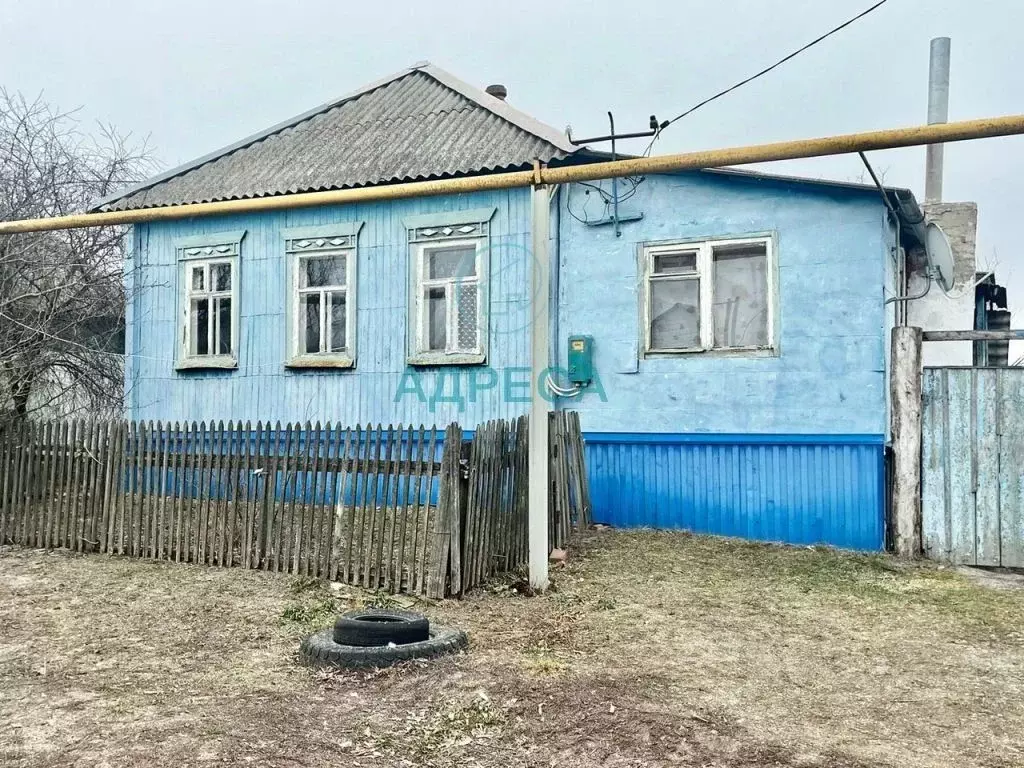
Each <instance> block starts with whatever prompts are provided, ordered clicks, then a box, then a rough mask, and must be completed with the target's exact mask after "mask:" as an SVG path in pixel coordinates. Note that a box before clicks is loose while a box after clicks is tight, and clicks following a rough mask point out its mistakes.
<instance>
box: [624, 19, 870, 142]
mask: <svg viewBox="0 0 1024 768" xmlns="http://www.w3.org/2000/svg"><path fill="white" fill-rule="evenodd" d="M887 2H889V0H879V1H878V2H877V3H875V4H874V5H872V6H871V7H870V8H867V9H865V10H863V11H861V12H860V13H858V14H857V15H856V16H854V17H852V18H850V19H847V20H846V21H844V22H843V23H842V24H840V25H839V26H838V27H833V28H832V29H830V30H829V31H828V32H826V33H825V34H823V35H820V36H818V37H816V38H815V39H814V40H811V42H809V43H807V44H806V45H804V46H802V47H800V48H797V49H796V50H795V51H793V52H792V53H790V54H788V55H786V56H784V57H782V58H781V59H779V60H778V61H776V62H775V63H774V64H772V65H771V66H769V67H765V68H764V69H762V70H761V71H760V72H757V73H755V74H753V75H751V76H750V77H747V78H745V79H743V80H740V81H739V82H738V83H736V84H735V85H731V86H729V87H728V88H726V89H725V90H722V91H719V92H718V93H716V94H715V95H714V96H709V97H708V98H706V99H704V101H701V102H698V103H697V104H695V105H693V106H692V107H690V108H689V109H687V110H686V111H684V112H680V113H679V114H678V115H676V116H675V117H673V118H672V119H671V120H669V121H668V123H667V124H664V123H663V124H662V128H659V129H658V132H657V133H656V134H654V137H653V138H652V139H651V142H650V144H648V145H647V149H646V150H645V151H644V156H645V157H646V156H647V154H648V153H649V152H650V151H651V147H653V146H654V142H656V141H657V140H658V139H659V138H660V137H661V134H662V131H664V130H665V128H668V127H669V126H670V125H672V124H673V123H674V122H676V121H677V120H681V119H682V118H684V117H686V116H687V115H690V114H693V113H694V112H696V111H697V110H698V109H700V108H701V107H703V106H704V105H706V104H710V103H711V102H712V101H714V100H715V99H719V98H721V97H722V96H725V95H726V94H727V93H731V92H732V91H735V90H736V89H737V88H742V87H743V86H744V85H746V84H747V83H749V82H751V81H752V80H756V79H757V78H759V77H761V76H762V75H766V74H768V73H769V72H771V71H772V70H773V69H775V68H776V67H779V66H781V65H782V64H785V63H786V62H787V61H789V60H790V59H792V58H794V57H796V56H799V55H800V54H801V53H803V52H804V51H806V50H807V49H808V48H812V47H814V46H815V45H817V44H818V43H820V42H821V41H822V40H825V39H826V38H829V37H831V36H832V35H834V34H835V33H836V32H839V31H840V30H842V29H845V28H846V27H848V26H850V25H851V24H853V23H854V22H855V21H859V20H860V19H862V18H864V17H865V16H867V15H868V14H869V13H871V12H872V11H875V10H877V9H878V8H881V7H882V6H883V5H885V4H886V3H887Z"/></svg>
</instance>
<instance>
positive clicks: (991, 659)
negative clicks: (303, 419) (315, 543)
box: [0, 532, 1024, 768]
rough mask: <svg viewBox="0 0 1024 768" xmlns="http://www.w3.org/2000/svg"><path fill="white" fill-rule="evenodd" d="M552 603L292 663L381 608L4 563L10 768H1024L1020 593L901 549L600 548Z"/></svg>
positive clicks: (0, 761)
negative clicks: (391, 652) (379, 664)
mask: <svg viewBox="0 0 1024 768" xmlns="http://www.w3.org/2000/svg"><path fill="white" fill-rule="evenodd" d="M573 555H574V556H573V559H572V560H571V562H570V565H569V566H568V567H567V568H565V569H563V570H560V571H558V572H556V575H555V577H556V585H557V591H555V592H553V593H550V594H548V595H546V596H545V597H542V598H524V597H521V596H519V595H517V594H515V593H514V591H512V590H510V589H508V588H506V587H505V586H504V585H495V586H494V587H493V588H492V589H491V590H489V591H487V592H482V593H480V594H477V595H474V596H472V597H470V598H467V599H465V600H463V601H461V602H451V601H449V602H444V603H441V604H438V605H422V604H421V605H420V606H419V608H420V609H421V610H424V611H425V612H427V613H428V614H429V615H430V616H431V617H432V618H436V619H438V620H444V621H445V622H446V623H452V624H455V625H458V626H461V627H463V628H465V629H467V630H468V631H469V632H470V636H471V639H472V643H473V647H472V650H471V652H470V653H469V654H467V655H463V656H459V657H454V658H450V659H446V660H442V661H438V662H433V663H429V664H427V663H419V664H413V665H409V666H406V667H402V668H396V669H392V670H389V671H384V672H379V673H374V674H337V675H326V674H317V673H311V672H308V671H306V670H305V669H303V668H300V667H298V666H297V665H296V664H295V663H294V658H293V652H294V649H295V647H296V645H297V641H298V638H299V637H300V636H301V635H302V634H303V633H304V632H307V631H309V630H310V629H311V628H313V627H317V626H320V625H323V624H325V623H327V621H328V619H329V616H330V615H331V614H332V613H333V612H335V611H337V610H341V609H343V608H344V607H346V606H348V605H354V604H356V603H359V602H364V601H366V600H368V599H374V596H372V595H367V594H365V593H361V592H359V591H357V590H347V589H343V590H341V591H340V592H337V591H336V592H331V591H329V590H326V589H324V588H323V587H320V586H316V585H313V584H310V583H308V582H305V581H300V580H295V579H293V578H290V577H286V576H280V575H274V574H264V573H257V572H244V571H239V570H222V569H214V568H204V567H193V566H183V565H173V564H164V563H149V562H144V561H137V560H128V559H118V558H107V557H102V556H75V555H69V554H65V553H49V554H47V553H43V552H25V551H18V550H13V549H4V550H0V627H2V630H0V765H5V766H7V765H13V766H58V765H60V766H64V765H68V764H75V765H83V766H106V765H109V766H121V765H140V766H141V765H147V766H148V765H167V766H177V765H193V764H202V763H209V764H216V765H221V766H222V765H239V766H242V765H258V766H336V765H345V766H371V765H372V766H501V767H502V768H510V767H511V766H549V765H557V766H560V767H561V768H575V767H576V766H597V765H600V766H653V765H694V766H697V765H700V766H750V767H751V768H753V767H754V766H820V767H823V766H862V767H866V766H886V765H892V766H936V767H938V766H972V767H973V766H989V767H990V768H1002V767H1003V766H1011V765H1021V764H1024V735H1022V734H1024V590H1005V589H1002V590H1000V589H991V588H988V587H986V586H984V585H979V584H976V583H973V582H972V581H970V580H968V579H966V578H964V577H963V576H961V575H959V574H957V573H956V572H954V571H952V570H948V569H937V568H932V567H923V566H922V567H913V568H908V567H904V566H902V565H900V564H898V563H896V562H895V561H892V560H890V559H887V558H884V557H860V556H850V555H843V554H838V553H834V552H829V551H817V550H807V549H788V548H777V547H770V546H761V545H754V544H747V543H740V542H731V541H724V540H716V539H708V538H697V537H690V536H686V535H683V534H674V535H673V534H658V533H646V532H644V533H640V532H638V533H623V532H603V533H600V534H592V535H589V536H588V537H587V538H586V539H585V540H584V541H583V542H582V546H581V548H577V549H576V550H575V551H574V553H573Z"/></svg>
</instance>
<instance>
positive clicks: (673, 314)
mask: <svg viewBox="0 0 1024 768" xmlns="http://www.w3.org/2000/svg"><path fill="white" fill-rule="evenodd" d="M699 297H700V280H660V281H652V282H651V349H692V348H694V347H699V346H700V298H699Z"/></svg>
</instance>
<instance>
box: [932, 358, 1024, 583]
mask: <svg viewBox="0 0 1024 768" xmlns="http://www.w3.org/2000/svg"><path fill="white" fill-rule="evenodd" d="M921 399H922V406H923V412H922V415H921V418H922V423H921V430H922V433H923V434H922V438H923V442H922V451H921V462H922V474H921V486H922V487H921V515H922V520H921V524H922V537H923V539H924V541H923V544H924V553H925V555H926V556H927V557H930V558H933V559H935V560H944V561H947V562H952V563H965V564H970V565H989V566H1004V567H1018V568H1019V567H1024V368H925V369H924V378H923V381H922V392H921Z"/></svg>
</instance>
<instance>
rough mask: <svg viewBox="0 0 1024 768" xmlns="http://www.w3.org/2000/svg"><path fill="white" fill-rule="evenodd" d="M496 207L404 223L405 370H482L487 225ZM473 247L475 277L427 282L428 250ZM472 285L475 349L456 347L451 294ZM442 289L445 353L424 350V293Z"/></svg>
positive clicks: (487, 295)
mask: <svg viewBox="0 0 1024 768" xmlns="http://www.w3.org/2000/svg"><path fill="white" fill-rule="evenodd" d="M495 211H496V209H495V208H493V207H492V208H480V209H475V210H469V211H465V210H464V211H451V212H446V213H434V214H424V215H420V216H412V217H408V218H406V219H404V220H403V221H404V224H405V227H406V230H407V232H408V237H409V261H410V269H409V302H408V304H409V307H408V309H409V311H408V345H409V352H408V357H407V359H406V362H407V363H408V364H409V365H482V364H484V363H485V362H486V361H487V343H488V329H489V327H490V220H491V218H492V217H493V216H494V213H495ZM465 247H473V248H475V257H476V262H475V266H476V269H475V272H476V274H475V276H474V277H469V278H437V279H428V278H427V277H426V274H425V272H424V268H425V263H426V257H427V255H428V254H429V253H430V252H431V251H435V250H447V249H450V248H465ZM460 284H462V285H467V284H475V285H476V290H477V299H476V301H477V303H476V321H477V323H476V331H477V337H476V338H477V346H476V349H473V350H464V349H459V348H458V322H457V316H456V312H457V310H456V308H455V307H456V303H455V301H454V300H453V292H454V290H457V286H458V285H460ZM442 285H443V286H445V288H446V292H447V293H446V299H447V301H446V311H447V318H446V334H445V337H446V341H447V345H446V346H447V348H446V349H445V350H444V351H441V350H431V349H428V335H427V312H428V304H427V302H426V301H425V299H424V293H425V291H426V289H427V288H429V287H431V286H436V287H440V286H442Z"/></svg>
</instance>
